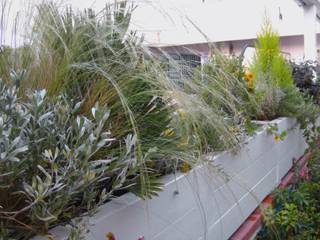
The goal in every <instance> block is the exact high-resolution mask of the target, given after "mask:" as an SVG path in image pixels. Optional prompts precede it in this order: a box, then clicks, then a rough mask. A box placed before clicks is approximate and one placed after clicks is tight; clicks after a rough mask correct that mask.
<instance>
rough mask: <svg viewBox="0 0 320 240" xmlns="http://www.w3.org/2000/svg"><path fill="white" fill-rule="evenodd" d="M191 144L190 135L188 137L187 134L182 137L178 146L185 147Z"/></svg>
mask: <svg viewBox="0 0 320 240" xmlns="http://www.w3.org/2000/svg"><path fill="white" fill-rule="evenodd" d="M188 144H189V137H187V136H183V137H182V138H181V141H180V143H178V145H177V146H178V147H185V146H187V145H188Z"/></svg>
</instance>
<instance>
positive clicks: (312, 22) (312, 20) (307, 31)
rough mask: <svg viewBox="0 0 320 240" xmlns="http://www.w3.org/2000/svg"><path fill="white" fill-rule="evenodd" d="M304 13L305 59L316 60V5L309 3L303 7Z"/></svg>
mask: <svg viewBox="0 0 320 240" xmlns="http://www.w3.org/2000/svg"><path fill="white" fill-rule="evenodd" d="M303 13H304V21H305V28H304V54H305V59H306V60H313V61H315V60H317V22H318V20H317V7H316V5H310V6H306V7H304V8H303Z"/></svg>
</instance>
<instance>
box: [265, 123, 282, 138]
mask: <svg viewBox="0 0 320 240" xmlns="http://www.w3.org/2000/svg"><path fill="white" fill-rule="evenodd" d="M267 133H268V134H270V135H273V136H274V140H275V141H276V142H279V141H283V140H284V139H285V137H286V136H287V132H286V131H281V132H280V131H279V127H278V124H268V128H267Z"/></svg>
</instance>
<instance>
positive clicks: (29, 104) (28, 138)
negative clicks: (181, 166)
mask: <svg viewBox="0 0 320 240" xmlns="http://www.w3.org/2000/svg"><path fill="white" fill-rule="evenodd" d="M80 107H81V103H77V104H73V103H72V102H71V101H69V100H68V99H67V98H65V97H63V96H59V97H57V98H56V99H54V100H53V99H50V98H49V97H47V94H46V91H45V90H41V91H35V92H33V93H30V94H29V95H28V97H27V99H26V100H22V99H20V98H19V97H18V95H17V89H16V87H8V86H6V85H5V84H4V83H3V82H0V173H1V174H0V221H1V224H0V229H1V231H0V238H2V239H9V238H10V237H11V238H14V239H29V237H30V236H31V235H33V234H36V233H46V232H47V230H48V228H50V227H52V226H55V225H57V224H59V223H63V222H66V221H68V220H69V219H71V218H73V217H75V216H80V215H81V214H82V213H84V212H85V211H90V210H93V209H94V208H95V207H96V206H97V205H99V203H102V202H104V201H105V200H106V199H107V198H109V197H110V196H111V195H112V193H113V191H114V190H116V189H119V188H121V187H123V183H124V181H125V179H126V168H125V167H123V168H122V169H121V171H119V170H118V168H119V167H120V166H126V165H127V164H126V161H129V160H130V159H131V158H132V157H133V156H132V148H133V147H134V144H135V143H134V137H128V138H127V145H126V146H127V150H126V152H127V154H125V155H123V156H122V157H121V159H119V158H118V159H116V158H115V157H114V156H112V155H107V154H105V155H104V156H103V158H99V157H97V156H96V154H97V153H98V151H101V149H105V150H106V149H108V147H109V146H110V144H112V142H114V141H115V139H113V138H111V133H110V132H109V131H106V128H105V124H106V122H107V120H108V118H109V115H110V113H109V111H108V110H107V109H104V108H101V107H99V106H95V107H94V108H92V110H91V112H92V117H91V119H88V118H86V117H84V116H81V115H79V108H80ZM114 172H117V175H116V178H113V179H111V177H112V176H113V175H112V173H114Z"/></svg>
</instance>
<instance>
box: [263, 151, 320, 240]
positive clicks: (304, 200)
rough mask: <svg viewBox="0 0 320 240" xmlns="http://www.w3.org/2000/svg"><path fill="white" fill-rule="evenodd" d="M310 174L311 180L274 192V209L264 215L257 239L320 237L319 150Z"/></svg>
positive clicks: (297, 239) (303, 180)
mask: <svg viewBox="0 0 320 240" xmlns="http://www.w3.org/2000/svg"><path fill="white" fill-rule="evenodd" d="M308 174H309V178H307V179H304V178H301V179H300V180H299V181H298V182H297V183H295V184H294V185H292V186H290V187H289V188H286V189H279V190H276V191H275V192H274V207H272V208H270V209H267V211H266V212H265V216H264V220H265V225H264V226H263V228H262V230H261V231H260V233H259V235H258V237H257V239H261V240H273V239H293V240H301V239H310V240H313V239H314V240H316V239H319V238H320V229H319V225H320V182H319V179H320V163H319V150H316V152H315V153H314V155H313V157H312V160H311V162H310V163H309V173H308Z"/></svg>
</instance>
